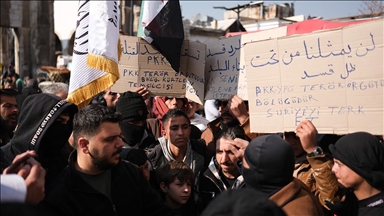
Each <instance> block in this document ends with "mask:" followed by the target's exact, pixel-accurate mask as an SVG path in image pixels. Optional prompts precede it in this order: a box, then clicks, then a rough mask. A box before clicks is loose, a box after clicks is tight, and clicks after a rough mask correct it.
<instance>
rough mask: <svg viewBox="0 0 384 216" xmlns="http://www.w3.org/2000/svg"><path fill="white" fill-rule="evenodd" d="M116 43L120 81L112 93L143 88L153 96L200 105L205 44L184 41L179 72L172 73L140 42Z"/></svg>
mask: <svg viewBox="0 0 384 216" xmlns="http://www.w3.org/2000/svg"><path fill="white" fill-rule="evenodd" d="M120 42H121V47H122V55H121V59H120V62H119V72H120V79H119V80H118V81H117V82H116V83H115V85H114V86H113V87H112V90H113V91H117V92H125V91H128V90H131V91H133V90H135V89H136V88H137V87H139V86H144V87H146V88H147V89H148V90H149V91H151V93H152V94H154V95H157V96H169V97H184V96H185V97H187V98H189V99H191V100H193V101H195V102H197V103H200V104H203V102H204V83H205V78H204V68H205V65H204V63H205V50H206V48H205V44H202V43H198V42H193V41H188V40H185V41H184V43H183V47H182V53H181V57H180V65H181V66H180V72H176V71H174V70H173V69H172V67H171V66H170V64H169V63H168V61H167V60H166V59H165V57H164V56H163V55H161V54H160V52H158V51H157V50H155V49H154V48H153V47H152V46H151V45H150V44H148V43H147V42H146V41H145V40H144V39H142V38H140V37H131V36H120Z"/></svg>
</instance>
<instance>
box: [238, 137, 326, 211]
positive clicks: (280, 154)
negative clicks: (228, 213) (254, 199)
mask: <svg viewBox="0 0 384 216" xmlns="http://www.w3.org/2000/svg"><path fill="white" fill-rule="evenodd" d="M244 143H245V144H244ZM232 145H233V148H232V150H231V151H232V152H233V153H234V154H235V155H236V157H237V158H238V159H239V160H242V162H243V163H242V166H243V167H242V175H243V177H244V181H245V185H246V187H247V188H253V189H255V190H257V191H259V192H260V193H262V194H263V195H265V196H267V197H269V200H271V201H273V202H274V203H275V204H277V206H279V207H280V208H282V209H283V210H284V211H285V213H286V214H287V215H288V216H290V215H312V216H316V215H318V216H320V215H321V216H322V215H325V212H324V210H323V208H322V207H321V205H320V203H319V200H318V199H317V198H316V197H315V196H314V195H313V194H312V193H311V191H310V190H309V188H308V187H307V186H305V184H304V183H302V182H301V181H300V180H298V179H296V178H294V177H293V176H292V173H293V170H294V164H295V159H294V153H293V149H292V147H291V146H290V144H289V143H288V142H287V141H285V140H283V139H282V138H281V137H280V136H278V135H264V136H260V137H257V138H255V139H253V140H252V141H251V142H250V143H249V144H248V145H247V144H246V142H245V141H244V140H243V142H240V141H239V140H238V139H235V140H234V141H233V142H232ZM244 150H245V151H244Z"/></svg>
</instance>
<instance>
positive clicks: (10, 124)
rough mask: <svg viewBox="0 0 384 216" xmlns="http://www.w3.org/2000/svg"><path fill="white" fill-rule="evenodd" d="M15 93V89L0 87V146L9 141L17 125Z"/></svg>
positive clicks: (17, 110) (17, 113)
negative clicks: (0, 122)
mask: <svg viewBox="0 0 384 216" xmlns="http://www.w3.org/2000/svg"><path fill="white" fill-rule="evenodd" d="M17 94H18V93H17V91H16V90H14V89H0V114H1V121H2V124H1V126H2V127H1V132H0V136H1V137H0V146H3V145H5V144H7V143H8V142H9V140H10V139H11V138H12V136H13V130H15V127H16V125H17V119H18V115H19V109H18V107H17V102H16V96H17Z"/></svg>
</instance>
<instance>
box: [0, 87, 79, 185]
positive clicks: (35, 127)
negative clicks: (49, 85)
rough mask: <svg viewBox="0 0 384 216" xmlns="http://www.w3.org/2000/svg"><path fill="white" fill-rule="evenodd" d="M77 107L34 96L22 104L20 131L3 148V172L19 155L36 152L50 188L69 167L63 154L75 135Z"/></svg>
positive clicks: (62, 101)
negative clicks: (73, 122) (74, 123)
mask: <svg viewBox="0 0 384 216" xmlns="http://www.w3.org/2000/svg"><path fill="white" fill-rule="evenodd" d="M76 112H77V106H76V105H74V104H72V103H69V102H67V101H65V100H61V98H59V97H57V96H55V95H52V94H44V93H41V94H33V95H30V96H28V97H27V98H26V99H25V101H24V102H23V107H22V109H21V110H20V115H19V118H18V122H17V127H16V128H17V129H16V130H15V133H14V135H13V138H12V139H11V141H10V142H9V143H8V144H7V145H5V146H2V147H1V154H3V155H2V157H1V169H2V170H3V169H5V168H6V167H8V166H9V165H10V164H11V163H12V161H13V159H14V158H15V157H16V155H18V154H21V153H23V152H26V151H28V150H34V151H35V152H36V154H37V155H38V157H37V161H38V162H40V163H41V165H42V166H43V168H44V169H45V170H46V171H47V174H46V178H45V182H46V185H48V184H49V183H50V182H52V181H53V179H54V178H55V177H56V176H57V175H58V174H59V173H60V172H61V171H62V170H63V169H64V168H65V167H66V166H67V164H68V162H67V161H68V158H67V156H66V155H65V153H64V145H65V144H66V142H67V140H68V138H69V136H70V135H71V131H72V119H73V116H74V114H75V113H76Z"/></svg>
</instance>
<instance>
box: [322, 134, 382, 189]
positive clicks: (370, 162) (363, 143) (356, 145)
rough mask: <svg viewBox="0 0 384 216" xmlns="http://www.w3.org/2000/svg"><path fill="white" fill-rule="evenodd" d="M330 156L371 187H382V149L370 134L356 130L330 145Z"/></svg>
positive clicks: (377, 140)
mask: <svg viewBox="0 0 384 216" xmlns="http://www.w3.org/2000/svg"><path fill="white" fill-rule="evenodd" d="M329 150H330V151H331V152H332V156H333V157H334V158H336V159H337V160H339V161H341V162H342V163H343V164H345V165H346V166H348V167H349V168H350V169H351V170H353V171H354V172H356V173H357V174H358V175H360V176H361V177H363V178H364V179H365V180H366V181H367V182H368V183H369V184H370V185H371V186H372V187H374V188H377V189H382V188H384V150H383V147H382V146H381V144H380V141H379V139H377V138H376V137H375V136H373V135H372V134H369V133H366V132H356V133H351V134H348V135H345V136H343V137H342V138H340V139H339V140H338V141H337V142H336V144H335V145H330V146H329Z"/></svg>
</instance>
